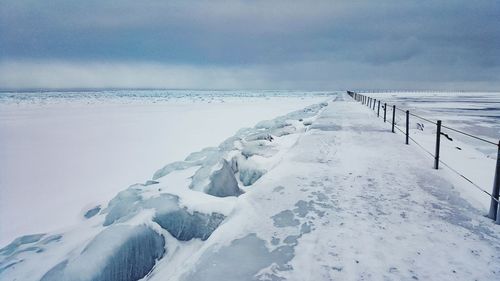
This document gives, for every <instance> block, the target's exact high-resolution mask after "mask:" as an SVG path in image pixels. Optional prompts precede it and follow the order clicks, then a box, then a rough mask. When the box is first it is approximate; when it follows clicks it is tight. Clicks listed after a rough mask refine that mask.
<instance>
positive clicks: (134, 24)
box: [0, 0, 500, 91]
mask: <svg viewBox="0 0 500 281" xmlns="http://www.w3.org/2000/svg"><path fill="white" fill-rule="evenodd" d="M109 87H111V88H174V89H180V88H193V89H294V90H302V89H303V90H328V89H405V90H478V91H481V90H488V91H495V90H500V1H498V0H495V1H489V0H483V1H470V0H454V1H440V0H433V1H430V0H420V1H400V0H398V1H390V0H377V1H334V0H330V1H294V0H289V1H272V0H270V1H259V0H256V1H250V0H243V1H238V0H236V1H218V0H215V1H194V0H182V1H156V0H143V1H136V0H121V1H112V0H86V1H75V0H44V1H40V0H0V88H3V89H9V88H14V89H23V88H109Z"/></svg>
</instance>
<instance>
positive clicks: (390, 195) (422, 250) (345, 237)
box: [150, 95, 500, 280]
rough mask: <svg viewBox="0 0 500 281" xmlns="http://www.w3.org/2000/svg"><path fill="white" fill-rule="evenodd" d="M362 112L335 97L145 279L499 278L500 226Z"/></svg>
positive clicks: (428, 162) (417, 153)
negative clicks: (178, 255)
mask: <svg viewBox="0 0 500 281" xmlns="http://www.w3.org/2000/svg"><path fill="white" fill-rule="evenodd" d="M373 114H374V113H373V111H370V110H369V109H367V108H364V107H362V106H360V105H359V104H357V103H355V102H353V101H352V100H351V99H350V98H349V97H348V96H347V95H339V96H338V97H337V98H336V100H335V101H333V102H331V103H330V104H329V106H328V107H326V109H325V110H324V111H323V112H322V113H321V115H320V116H319V117H318V118H317V119H316V121H315V122H314V123H313V124H312V126H311V128H310V129H309V130H308V131H307V132H306V133H304V135H303V136H301V137H300V139H299V141H298V142H297V143H296V144H295V145H294V146H293V147H292V148H291V149H290V150H289V151H288V152H287V153H286V154H285V156H284V158H283V159H282V161H281V163H280V164H279V165H278V166H277V167H275V168H274V169H272V170H271V171H269V172H268V173H267V174H266V175H265V176H263V177H262V178H261V179H260V180H259V181H257V182H256V183H255V184H254V185H253V186H252V187H251V188H250V189H248V190H247V192H246V193H245V194H244V195H242V196H240V197H239V198H238V200H237V201H238V202H237V204H236V209H235V211H234V212H233V213H232V214H231V215H230V216H229V218H228V219H227V220H226V222H225V223H223V224H222V225H221V226H220V227H219V228H218V229H217V230H216V231H215V232H214V233H213V234H212V236H211V237H210V238H209V239H208V240H207V241H205V243H204V244H203V245H202V246H200V249H199V250H198V251H197V252H196V253H195V254H194V255H192V256H191V257H190V258H188V259H185V260H184V261H183V262H181V264H182V266H177V267H176V269H173V268H172V267H168V266H165V267H163V268H162V264H161V263H160V264H159V265H158V267H157V270H155V271H154V272H153V274H152V276H150V279H151V280H165V278H167V279H169V277H170V280H178V279H181V280H252V279H258V280H282V279H286V280H500V226H498V225H495V224H493V222H492V221H491V220H489V219H487V218H484V217H483V213H482V212H480V211H479V210H477V209H476V208H475V207H474V206H472V205H470V204H469V203H468V202H467V201H466V200H465V199H463V198H462V197H460V194H459V193H458V192H457V191H456V190H455V189H454V187H453V185H452V184H450V183H449V182H448V181H447V180H446V179H445V178H443V177H442V175H443V173H442V171H435V170H433V169H432V168H431V165H432V160H430V159H429V158H427V157H426V155H424V154H422V153H421V152H420V151H419V150H418V148H417V147H415V146H412V145H410V146H407V145H405V144H404V139H403V138H402V137H401V136H396V135H394V134H391V133H390V126H389V124H387V123H386V124H384V123H383V122H381V120H380V119H377V118H374V117H373ZM174 264H176V265H179V264H178V263H175V262H174Z"/></svg>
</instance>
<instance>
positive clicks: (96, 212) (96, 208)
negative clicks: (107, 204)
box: [83, 205, 101, 219]
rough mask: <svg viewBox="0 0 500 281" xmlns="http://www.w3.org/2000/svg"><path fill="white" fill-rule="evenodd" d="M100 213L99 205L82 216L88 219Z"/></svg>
mask: <svg viewBox="0 0 500 281" xmlns="http://www.w3.org/2000/svg"><path fill="white" fill-rule="evenodd" d="M100 211H101V205H97V206H95V207H94V208H92V209H90V210H88V211H87V212H86V213H85V215H83V216H84V217H85V218H86V219H90V218H91V217H93V216H95V215H97V214H98V213H99V212H100Z"/></svg>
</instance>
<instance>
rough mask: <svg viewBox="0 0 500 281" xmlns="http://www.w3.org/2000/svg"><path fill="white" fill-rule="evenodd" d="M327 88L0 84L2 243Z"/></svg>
mask: <svg viewBox="0 0 500 281" xmlns="http://www.w3.org/2000/svg"><path fill="white" fill-rule="evenodd" d="M329 94H330V92H308V93H304V92H295V91H257V92H256V91H170V90H169V91H166V90H103V91H36V92H0V245H5V244H7V243H8V242H10V241H11V240H12V239H14V238H15V237H17V236H19V235H22V234H26V233H39V232H47V231H53V230H56V229H61V228H62V227H67V226H70V225H73V224H76V223H78V222H80V221H81V220H82V219H83V212H84V211H85V210H87V209H88V208H89V207H90V206H95V205H98V204H104V203H107V202H108V201H109V200H110V199H111V198H112V197H113V196H114V195H116V193H117V192H119V191H120V190H122V189H125V188H126V187H128V186H129V185H131V184H134V183H137V182H144V181H145V180H147V179H150V178H151V176H152V174H153V173H154V172H155V171H156V170H157V169H158V168H160V167H162V166H163V165H165V164H166V163H169V162H173V161H177V160H182V159H184V158H185V157H186V156H187V155H188V154H189V153H191V152H193V151H197V150H200V149H202V148H204V147H207V146H217V145H218V144H219V143H220V142H221V141H223V140H224V139H226V138H227V137H229V136H231V135H233V134H234V133H235V132H236V131H238V130H239V129H240V128H242V127H251V126H253V125H255V124H256V123H257V122H259V121H261V120H265V119H272V118H274V117H276V116H279V115H283V114H286V113H288V112H290V111H293V110H297V109H300V108H303V107H304V106H307V105H310V104H313V103H318V102H321V101H324V100H326V99H327V98H328V95H329Z"/></svg>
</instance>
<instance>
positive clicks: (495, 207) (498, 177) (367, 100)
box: [347, 91, 500, 224]
mask: <svg viewBox="0 0 500 281" xmlns="http://www.w3.org/2000/svg"><path fill="white" fill-rule="evenodd" d="M347 94H348V95H349V96H351V97H352V98H353V99H354V100H356V101H358V102H360V103H361V104H363V105H366V106H367V107H369V108H370V109H372V110H374V111H376V112H377V118H380V117H381V112H380V108H382V110H383V112H382V113H383V117H382V118H383V119H384V123H385V122H387V111H388V108H387V107H388V106H389V108H391V110H392V122H391V123H392V124H391V126H392V127H391V128H392V129H391V130H392V132H393V133H395V130H398V131H400V132H401V133H403V134H404V135H405V143H406V144H409V143H410V140H411V141H412V142H413V143H415V144H416V145H417V146H419V147H420V148H421V149H423V150H424V151H425V152H426V153H428V154H429V155H431V156H432V157H433V158H434V169H438V168H439V164H440V163H441V164H443V165H444V166H446V167H447V168H448V169H450V170H451V171H452V172H454V173H455V174H457V175H458V176H460V177H461V178H463V179H465V180H466V181H467V182H469V183H470V184H472V185H473V186H475V187H476V188H478V189H479V190H481V191H482V192H484V193H485V194H487V195H488V196H489V197H490V198H491V203H490V210H489V212H488V215H487V216H488V217H489V218H490V219H492V220H494V221H495V222H496V223H497V224H500V202H499V193H500V140H499V142H498V143H494V142H492V141H489V140H486V139H484V138H481V137H479V136H474V135H472V134H469V133H466V132H463V131H460V130H457V129H454V128H451V127H449V126H445V125H443V124H442V123H443V122H442V121H441V120H437V121H436V122H434V121H432V120H430V119H428V118H424V117H422V116H418V115H416V114H413V113H410V111H409V110H404V109H401V108H397V107H396V105H395V104H393V105H391V104H388V103H387V102H383V101H382V100H380V99H375V98H372V97H369V96H366V95H363V94H359V93H356V92H353V91H347ZM396 110H398V111H400V112H403V113H405V116H406V124H405V125H406V126H405V130H404V131H403V129H401V128H400V127H399V126H398V125H397V124H396ZM410 116H413V117H415V118H418V119H420V120H422V121H425V122H428V123H431V124H434V125H436V145H435V152H434V153H432V152H430V151H429V150H427V149H426V148H425V147H423V146H422V145H421V144H419V143H418V142H417V141H416V140H415V139H413V138H412V137H410V125H409V124H410ZM443 128H445V129H447V130H450V131H453V132H456V133H459V134H462V135H464V136H467V137H470V138H474V139H476V140H479V141H482V142H484V143H487V144H490V145H494V146H496V147H497V160H496V168H495V175H494V177H495V178H494V181H493V190H492V192H491V193H489V192H488V191H486V190H485V189H484V188H482V187H480V186H479V185H478V184H476V183H474V182H473V181H472V180H471V179H469V178H468V177H466V176H465V175H463V174H461V173H460V172H458V171H457V170H456V169H454V168H453V167H451V166H450V165H449V164H447V163H446V162H444V161H442V160H441V159H440V157H439V152H440V147H441V136H445V137H446V138H448V139H451V138H450V137H449V136H448V134H446V133H444V132H443V131H442V129H443Z"/></svg>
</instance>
